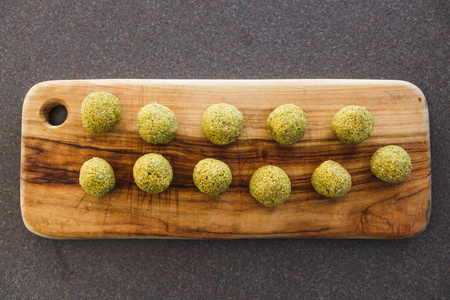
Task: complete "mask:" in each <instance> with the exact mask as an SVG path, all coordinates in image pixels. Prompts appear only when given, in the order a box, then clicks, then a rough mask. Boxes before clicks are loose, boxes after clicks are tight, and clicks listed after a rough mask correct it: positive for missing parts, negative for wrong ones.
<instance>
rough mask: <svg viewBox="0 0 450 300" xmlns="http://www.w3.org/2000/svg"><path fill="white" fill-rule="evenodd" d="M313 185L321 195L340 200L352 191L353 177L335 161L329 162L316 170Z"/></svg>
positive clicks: (312, 177)
mask: <svg viewBox="0 0 450 300" xmlns="http://www.w3.org/2000/svg"><path fill="white" fill-rule="evenodd" d="M311 183H312V186H313V187H314V189H315V190H316V192H318V193H319V194H321V195H323V196H325V197H329V198H339V197H342V196H344V195H345V194H346V193H347V192H348V191H349V190H350V188H351V186H352V177H351V176H350V174H349V173H348V171H347V170H346V169H345V168H344V167H343V166H341V165H340V164H338V163H337V162H335V161H332V160H327V161H325V162H323V163H322V164H321V165H320V166H318V167H317V168H316V169H315V170H314V172H313V174H312V176H311Z"/></svg>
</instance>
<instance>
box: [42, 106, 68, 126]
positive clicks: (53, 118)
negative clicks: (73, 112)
mask: <svg viewBox="0 0 450 300" xmlns="http://www.w3.org/2000/svg"><path fill="white" fill-rule="evenodd" d="M61 102H62V101H61ZM61 102H60V101H58V100H51V101H50V102H47V103H45V104H44V105H43V106H42V109H41V115H42V116H43V117H44V119H45V121H46V122H47V123H49V124H50V125H52V126H59V125H61V124H63V123H64V122H65V121H66V120H67V108H66V106H65V105H64V104H62V103H61Z"/></svg>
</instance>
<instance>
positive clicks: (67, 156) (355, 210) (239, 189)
mask: <svg viewBox="0 0 450 300" xmlns="http://www.w3.org/2000/svg"><path fill="white" fill-rule="evenodd" d="M95 91H107V92H110V93H112V94H114V95H115V96H117V97H118V98H119V101H120V103H121V107H122V118H121V120H120V121H119V123H117V125H116V126H115V127H114V128H113V129H112V130H111V131H109V132H106V133H102V134H93V133H90V132H88V131H87V130H86V129H85V128H83V127H82V123H81V116H80V109H81V103H82V101H83V99H84V97H85V96H87V95H88V94H89V93H91V92H95ZM152 102H158V103H161V104H164V105H166V106H167V107H169V108H170V109H172V110H173V111H174V112H175V114H176V116H177V119H178V124H179V125H178V126H179V129H178V134H177V136H176V137H175V139H174V140H172V141H171V142H170V143H169V144H167V145H162V146H154V145H151V144H148V143H146V142H145V141H144V140H142V139H141V138H140V136H139V134H138V132H137V126H136V118H137V113H138V111H139V109H140V108H141V107H142V106H144V105H146V104H148V103H152ZM220 102H226V103H229V104H232V105H235V106H236V107H238V108H239V109H240V110H241V112H242V113H243V115H244V118H245V123H244V130H243V133H242V135H241V136H240V137H239V139H238V140H237V141H236V142H234V143H232V144H230V145H227V146H222V147H221V146H216V145H213V144H211V143H210V142H209V141H208V140H207V139H206V138H205V137H203V135H202V132H201V128H200V123H201V118H202V114H203V112H204V111H205V109H206V108H207V107H209V106H210V105H212V104H215V103H220ZM286 103H294V104H296V105H298V106H300V107H301V108H302V109H303V110H304V111H305V112H306V114H307V118H308V130H307V131H306V134H305V136H304V137H303V139H301V141H300V142H298V143H296V144H295V145H292V146H281V145H279V144H277V143H276V142H275V141H274V140H273V139H272V138H271V137H270V135H269V133H268V130H267V125H266V120H267V117H268V115H269V114H270V112H271V111H272V110H273V109H275V108H276V107H277V106H279V105H281V104H286ZM56 104H63V105H64V106H66V108H67V111H68V117H67V120H66V121H65V122H64V123H63V124H62V125H60V126H52V125H50V124H49V123H48V121H47V120H46V112H47V111H48V109H49V108H51V107H53V106H54V105H56ZM347 105H361V106H364V107H366V108H367V109H368V110H369V111H370V112H371V113H372V115H373V116H374V118H375V127H374V131H373V134H372V136H371V137H370V138H369V139H368V140H366V141H365V142H363V143H362V144H359V145H346V144H343V143H342V142H340V141H339V140H337V138H336V137H335V136H334V135H333V133H332V131H331V121H332V118H333V116H334V114H335V113H336V112H337V111H338V110H339V109H340V108H342V107H344V106H347ZM390 144H395V145H399V146H401V147H403V148H404V149H405V150H406V151H407V152H408V153H409V155H410V156H411V159H412V164H413V169H412V172H411V174H410V175H409V177H407V179H405V180H404V181H403V182H402V183H400V184H389V183H386V182H382V181H381V180H379V179H377V178H376V177H375V176H374V175H372V173H371V172H370V168H369V161H370V158H371V156H372V154H373V153H374V152H375V151H376V150H377V149H378V148H380V147H383V146H386V145H390ZM150 152H156V153H161V154H162V155H164V157H166V158H167V159H168V160H169V162H170V163H171V164H172V167H173V170H174V178H173V181H172V184H171V186H170V187H169V188H168V189H167V190H166V191H164V192H163V193H161V194H159V195H151V194H148V193H145V192H143V191H141V190H139V189H138V188H137V186H136V185H135V183H134V182H133V175H132V168H133V165H134V162H135V161H136V160H137V159H138V158H139V157H140V156H141V155H143V154H145V153H150ZM93 156H98V157H101V158H104V159H105V160H107V161H108V162H109V163H110V164H111V166H112V167H113V169H114V170H115V174H116V179H117V184H116V187H115V188H114V189H113V190H112V192H110V193H108V194H106V195H104V196H103V197H100V198H95V197H92V196H89V195H87V194H86V193H85V192H84V191H83V189H82V188H81V187H80V185H79V184H78V176H79V170H80V167H81V165H82V164H83V162H84V161H86V160H88V159H90V158H92V157H93ZM207 157H211V158H216V159H220V160H222V161H224V162H226V163H227V164H228V165H229V166H230V168H231V170H232V172H233V181H232V185H231V187H230V188H229V189H228V191H227V192H225V193H224V194H222V195H220V196H217V197H210V196H207V195H204V194H202V193H200V192H199V191H198V190H197V188H196V187H195V186H194V183H193V180H192V171H193V169H194V166H195V164H196V163H197V162H198V161H200V160H201V159H203V158H207ZM328 159H332V160H335V161H337V162H339V163H340V164H341V165H342V166H344V167H345V168H346V169H347V170H348V171H349V172H350V174H351V176H352V180H353V186H352V188H351V190H350V192H349V193H347V194H346V195H345V196H344V197H342V198H339V199H329V198H325V197H323V196H321V195H319V194H317V193H316V192H315V191H314V189H313V188H312V186H311V181H310V178H311V174H312V172H313V171H314V169H315V168H316V167H317V166H319V165H320V164H321V163H322V162H323V161H325V160H328ZM21 160H22V161H21V209H22V217H23V221H24V223H25V225H26V227H27V228H28V229H29V230H30V231H32V232H34V233H36V234H38V235H41V236H44V237H48V238H60V239H92V238H215V239H216V238H217V239H221V238H227V239H229V238H269V237H270V238H275V237H285V238H286V237H289V238H306V237H314V238H407V237H412V236H414V235H416V234H418V233H420V232H422V231H423V230H424V228H425V227H426V225H427V222H428V219H429V216H430V206H431V167H430V137H429V122H428V109H427V103H426V100H425V97H424V95H423V94H422V92H421V91H420V90H419V89H418V88H417V87H416V86H414V85H412V84H411V83H408V82H404V81H390V80H125V79H114V80H67V81H49V82H43V83H39V84H37V85H35V86H34V87H33V88H32V89H31V90H30V91H29V92H28V94H27V96H26V98H25V102H24V105H23V118H22V157H21ZM266 164H274V165H277V166H279V167H281V168H283V169H284V170H285V171H286V173H287V174H288V175H289V177H290V179H291V182H292V193H291V196H290V198H289V199H288V200H287V201H286V202H285V203H284V204H283V205H281V206H278V207H275V208H266V207H264V206H262V205H260V204H258V202H257V201H256V200H255V199H254V198H252V196H251V195H250V193H249V189H248V183H249V181H250V177H251V175H252V173H253V172H254V171H255V170H256V169H257V168H259V167H261V166H263V165H266Z"/></svg>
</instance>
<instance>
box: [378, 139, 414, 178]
mask: <svg viewBox="0 0 450 300" xmlns="http://www.w3.org/2000/svg"><path fill="white" fill-rule="evenodd" d="M411 169H412V163H411V157H409V154H408V153H407V152H406V151H405V150H404V149H403V148H402V147H400V146H394V145H389V146H386V147H382V148H380V149H378V150H377V151H376V152H375V153H374V154H373V155H372V159H371V160H370V170H371V171H372V173H373V174H374V175H375V176H377V177H378V178H379V179H381V180H383V181H386V182H392V183H398V182H401V181H402V180H403V179H405V178H406V177H408V175H409V174H410V173H411Z"/></svg>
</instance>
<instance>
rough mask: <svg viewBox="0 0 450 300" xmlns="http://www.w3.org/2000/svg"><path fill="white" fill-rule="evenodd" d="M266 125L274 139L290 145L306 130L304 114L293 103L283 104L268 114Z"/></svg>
mask: <svg viewBox="0 0 450 300" xmlns="http://www.w3.org/2000/svg"><path fill="white" fill-rule="evenodd" d="M267 127H268V128H269V132H270V135H271V136H272V137H273V139H274V140H275V141H277V142H278V143H280V144H282V145H291V144H294V143H296V142H298V141H299V140H300V139H301V138H302V137H303V135H304V134H305V132H306V114H305V112H304V111H303V110H302V109H301V108H300V107H298V106H296V105H294V104H284V105H281V106H279V107H277V108H276V109H275V110H274V111H272V113H271V114H270V115H269V117H268V118H267Z"/></svg>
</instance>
